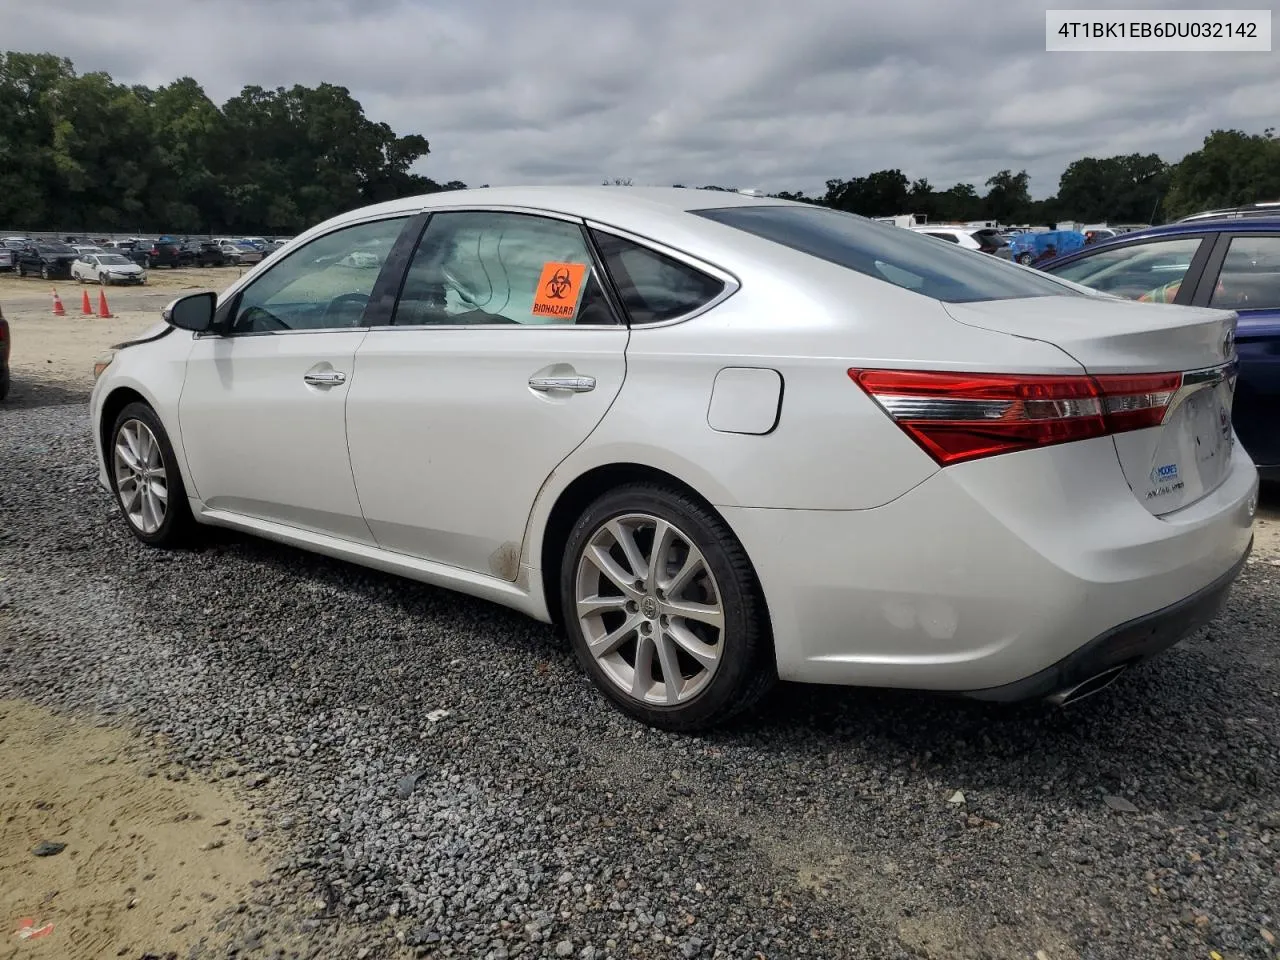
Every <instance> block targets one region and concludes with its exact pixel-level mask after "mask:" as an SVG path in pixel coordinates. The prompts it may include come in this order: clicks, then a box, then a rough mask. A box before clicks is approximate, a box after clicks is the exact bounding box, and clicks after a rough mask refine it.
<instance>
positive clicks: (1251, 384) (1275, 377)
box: [1192, 230, 1280, 476]
mask: <svg viewBox="0 0 1280 960" xmlns="http://www.w3.org/2000/svg"><path fill="white" fill-rule="evenodd" d="M1192 302H1193V303H1194V304H1195V305H1197V306H1208V307H1220V308H1222V309H1224V310H1235V311H1236V312H1237V313H1238V314H1239V316H1240V322H1239V324H1238V326H1237V327H1236V351H1237V353H1238V354H1239V357H1240V376H1239V379H1238V380H1237V381H1236V396H1235V402H1234V406H1233V410H1232V418H1231V419H1232V422H1233V423H1234V425H1235V428H1236V433H1237V434H1238V435H1239V437H1240V442H1241V443H1242V444H1243V445H1244V448H1245V449H1246V450H1247V451H1248V452H1249V455H1250V456H1251V457H1252V458H1253V460H1254V462H1255V463H1257V464H1258V466H1259V467H1261V468H1263V469H1264V471H1266V472H1267V473H1268V474H1270V475H1272V476H1275V475H1280V230H1277V231H1274V232H1262V231H1247V232H1246V231H1241V232H1235V233H1232V232H1224V233H1222V234H1221V235H1220V236H1219V237H1218V240H1217V243H1216V245H1215V247H1214V250H1213V255H1212V256H1211V257H1210V259H1209V262H1208V264H1207V266H1206V267H1205V271H1204V277H1203V278H1202V279H1201V281H1200V283H1199V284H1198V285H1197V288H1196V292H1195V297H1194V299H1193V301H1192Z"/></svg>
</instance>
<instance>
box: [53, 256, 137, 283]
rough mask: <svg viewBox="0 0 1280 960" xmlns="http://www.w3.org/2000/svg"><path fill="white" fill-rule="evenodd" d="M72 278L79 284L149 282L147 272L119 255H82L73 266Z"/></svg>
mask: <svg viewBox="0 0 1280 960" xmlns="http://www.w3.org/2000/svg"><path fill="white" fill-rule="evenodd" d="M71 278H72V279H73V280H75V281H76V282H78V283H85V282H89V283H100V284H102V285H103V286H104V287H107V286H110V285H111V284H113V283H119V284H135V285H140V284H144V283H146V282H147V272H146V270H144V269H143V268H142V267H141V266H139V265H138V264H136V263H134V262H133V261H132V260H130V259H129V258H128V257H125V256H121V255H120V254H118V253H86V254H82V255H81V256H80V258H79V259H78V260H76V262H75V263H73V264H72V265H71Z"/></svg>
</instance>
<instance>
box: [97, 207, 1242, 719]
mask: <svg viewBox="0 0 1280 960" xmlns="http://www.w3.org/2000/svg"><path fill="white" fill-rule="evenodd" d="M382 250H389V251H391V253H390V255H389V256H378V257H377V259H378V260H379V262H378V264H377V265H376V266H371V267H370V268H368V269H351V267H349V266H346V265H345V264H346V263H347V262H348V258H349V257H351V256H352V255H353V254H357V253H360V254H367V253H368V252H369V251H382ZM375 256H376V254H375ZM359 259H362V260H363V258H359ZM797 304H802V305H803V309H797ZM164 321H165V323H166V324H167V325H168V328H167V329H166V327H165V326H164V325H160V326H159V327H158V328H156V329H154V330H152V331H150V332H149V333H148V334H147V335H144V336H141V337H140V338H139V339H137V340H136V341H134V342H133V343H132V344H130V345H126V346H123V347H122V348H121V349H118V350H116V351H115V353H114V355H113V356H112V357H111V358H110V360H109V362H104V363H103V366H102V367H101V368H100V375H99V376H98V378H97V380H96V381H95V385H94V388H93V392H92V395H91V398H90V404H89V408H90V418H91V423H92V425H93V427H92V434H93V438H94V444H95V453H96V461H97V469H98V476H99V481H100V483H102V484H103V486H104V487H106V489H108V490H109V491H110V492H111V494H112V496H113V497H114V498H115V499H116V501H117V505H118V508H119V512H120V516H121V522H122V523H123V524H124V525H126V526H127V527H128V529H129V530H130V531H131V533H132V535H133V536H135V537H137V539H138V540H140V541H141V542H143V543H145V544H148V545H150V546H166V545H170V544H176V543H177V542H178V541H179V540H180V539H181V538H182V537H183V536H184V534H188V533H190V532H191V531H192V528H193V527H194V525H195V523H197V522H198V523H202V524H208V525H216V526H223V527H229V528H233V529H236V530H240V531H244V532H248V533H252V534H256V535H260V536H265V537H268V538H272V539H275V540H277V541H280V542H283V543H286V544H291V545H294V546H296V547H300V548H302V549H304V550H312V551H317V552H319V553H322V554H326V555H328V556H331V557H338V558H343V559H346V560H350V561H353V562H356V563H363V564H367V565H369V566H372V567H376V568H378V569H380V570H382V571H384V572H390V573H397V574H400V575H403V576H408V577H412V578H417V579H419V580H422V581H426V582H429V583H433V584H436V585H440V586H446V587H451V588H453V589H457V590H461V591H464V592H469V593H472V594H475V595H478V596H481V597H484V598H487V599H489V600H493V601H497V602H499V603H503V604H507V605H509V606H511V607H513V608H515V609H518V610H521V611H523V612H525V613H528V614H530V615H532V616H534V617H537V618H539V619H541V620H555V621H559V622H560V623H562V624H563V625H564V628H565V630H566V632H567V633H568V636H569V639H570V643H571V645H572V648H573V650H574V651H575V653H576V654H577V656H578V658H579V661H580V663H581V664H582V666H583V669H584V670H585V672H586V673H587V674H588V675H589V676H590V677H591V678H592V680H593V681H594V682H595V684H596V685H597V687H598V688H599V689H600V690H601V691H602V693H603V695H605V696H607V697H608V698H609V699H611V700H612V701H613V702H614V703H615V704H617V705H618V706H619V707H620V708H621V709H623V710H625V711H626V712H627V713H629V714H630V715H631V716H633V717H636V718H638V719H640V720H642V721H645V722H648V723H651V724H654V725H656V726H661V727H665V728H668V729H679V730H689V729H698V728H703V727H707V726H711V725H714V724H717V723H721V722H723V721H725V720H727V719H729V718H730V717H732V716H734V715H735V714H736V713H738V712H740V711H741V710H743V709H745V708H746V707H748V706H750V705H751V704H753V703H755V702H757V701H758V700H759V698H760V697H761V696H762V695H763V694H764V692H765V691H766V690H767V689H768V688H769V687H770V685H771V684H772V683H773V682H774V681H775V680H776V679H778V678H779V677H781V678H782V679H784V680H796V681H801V682H818V683H834V684H851V685H863V686H873V687H884V686H890V687H907V688H925V689H931V690H938V691H942V690H946V691H952V692H957V693H966V694H968V695H970V696H974V697H978V698H982V699H987V700H1020V699H1029V698H1048V699H1050V700H1051V701H1053V702H1057V703H1063V702H1072V701H1074V700H1077V699H1079V698H1080V697H1082V696H1087V695H1089V694H1091V693H1093V692H1096V691H1097V690H1099V689H1102V688H1103V687H1105V686H1106V685H1107V684H1108V683H1110V681H1111V680H1113V679H1114V678H1115V677H1117V676H1118V675H1120V674H1121V673H1122V672H1123V671H1125V670H1128V669H1129V668H1130V667H1131V666H1132V665H1133V664H1135V663H1137V662H1139V661H1140V660H1143V659H1145V658H1146V657H1148V656H1151V655H1154V654H1156V653H1158V652H1159V651H1161V650H1163V649H1165V648H1167V647H1169V646H1171V645H1172V644H1174V643H1176V642H1178V640H1180V639H1181V638H1182V637H1183V636H1185V635H1186V634H1187V633H1188V632H1190V631H1191V630H1194V629H1196V628H1197V627H1199V626H1200V625H1202V624H1204V623H1206V622H1208V621H1210V620H1212V619H1213V618H1214V617H1215V616H1216V615H1217V613H1218V611H1219V610H1220V609H1221V607H1222V605H1223V604H1224V603H1225V602H1226V599H1227V596H1228V593H1229V591H1230V587H1231V584H1232V582H1233V581H1234V579H1235V578H1236V576H1237V574H1238V573H1239V571H1240V570H1241V569H1242V567H1243V565H1244V563H1245V560H1246V557H1247V555H1248V553H1249V549H1250V546H1251V543H1252V522H1253V517H1254V513H1255V509H1256V503H1257V493H1258V475H1257V471H1256V470H1255V469H1254V465H1253V463H1252V462H1251V461H1250V460H1249V457H1248V455H1247V454H1246V453H1245V452H1244V450H1243V449H1242V448H1241V447H1240V445H1239V444H1237V443H1235V434H1234V433H1233V432H1232V431H1231V429H1230V422H1229V419H1228V417H1227V413H1226V411H1227V410H1228V409H1229V408H1230V404H1231V392H1232V389H1233V385H1234V378H1233V377H1232V376H1231V375H1230V370H1231V369H1232V365H1233V363H1234V361H1235V351H1234V349H1233V348H1232V346H1231V336H1232V334H1233V332H1234V330H1235V326H1236V317H1235V315H1234V314H1232V313H1230V312H1227V311H1223V310H1210V309H1195V308H1179V307H1170V306H1164V305H1158V304H1139V303H1129V302H1124V301H1121V300H1117V299H1115V298H1111V297H1104V296H1100V295H1096V294H1094V293H1093V292H1092V291H1086V290H1084V289H1083V288H1080V287H1078V286H1076V285H1074V284H1068V283H1067V282H1065V281H1061V280H1058V279H1055V278H1053V277H1050V276H1047V275H1045V274H1043V273H1040V272H1038V271H1035V270H1031V269H1027V268H1025V267H1019V266H1017V265H1015V264H1012V263H1009V262H1006V261H1002V260H998V259H996V258H995V257H987V256H975V255H974V254H973V253H972V252H971V251H965V250H959V249H957V248H955V247H954V246H953V245H951V244H948V243H946V242H944V241H939V240H937V239H934V238H931V237H922V236H920V235H918V234H917V233H915V232H914V231H910V230H903V229H901V228H899V227H896V226H892V225H885V224H878V223H875V222H873V221H870V220H867V219H865V218H863V217H858V216H854V215H852V214H848V213H842V212H839V211H835V210H830V209H826V208H822V207H817V206H813V205H809V204H803V203H788V202H786V201H782V200H773V199H764V198H757V197H749V196H745V195H742V194H736V193H728V192H717V191H706V190H682V189H645V188H634V189H627V190H617V189H613V188H610V187H597V188H591V187H587V188H583V187H542V188H525V189H522V188H503V189H480V190H457V191H450V192H446V193H435V194H430V195H427V196H418V197H406V198H403V199H399V200H395V201H392V202H389V203H383V204H379V205H377V206H373V207H368V208H364V209H360V210H353V211H350V212H349V213H346V214H343V215H342V216H339V217H335V218H334V219H332V220H329V221H327V222H325V223H323V224H320V225H318V226H316V227H315V228H313V229H312V230H311V231H309V232H308V233H306V234H304V235H303V236H301V237H299V238H298V239H297V240H295V241H294V243H293V244H292V245H291V247H290V248H289V250H287V251H281V252H280V253H279V254H277V255H276V256H275V257H273V258H272V259H270V260H269V261H267V262H265V263H263V264H262V265H261V266H259V267H258V268H256V269H253V270H250V271H247V272H246V273H245V275H244V276H243V277H241V278H239V279H238V280H237V281H236V282H235V283H233V284H232V285H231V286H230V287H229V288H228V289H226V290H225V291H223V292H222V293H221V294H220V295H218V294H214V293H212V292H203V293H196V294H191V295H188V296H184V297H180V298H178V299H177V300H175V301H173V302H172V303H171V304H170V305H169V306H168V307H167V308H166V310H165V313H164ZM303 333H305V334H306V335H305V336H302V335H299V334H303ZM143 397H146V399H145V400H144V399H143ZM179 428H180V429H179ZM1197 450H1200V451H1202V452H1201V454H1200V455H1197V454H1196V453H1195V451H1197ZM779 464H785V465H787V466H788V467H789V469H787V470H781V469H779ZM1170 477H1174V478H1176V479H1174V480H1171V479H1170ZM209 574H210V577H209V578H208V579H209V581H210V582H216V580H217V578H218V572H217V571H216V570H213V571H209ZM1142 689H1143V685H1141V684H1138V685H1135V686H1134V688H1133V690H1135V691H1137V692H1139V693H1140V692H1141V690H1142ZM1119 703H1120V701H1115V702H1113V704H1109V705H1108V711H1107V713H1108V716H1110V715H1112V714H1113V713H1114V711H1115V709H1118V707H1117V706H1116V705H1117V704H1119ZM1162 709H1163V707H1162ZM1200 709H1202V707H1201V706H1200V705H1198V704H1194V703H1191V704H1187V705H1185V711H1186V712H1187V713H1189V714H1194V713H1195V712H1196V711H1197V710H1200Z"/></svg>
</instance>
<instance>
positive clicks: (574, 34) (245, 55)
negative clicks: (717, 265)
mask: <svg viewBox="0 0 1280 960" xmlns="http://www.w3.org/2000/svg"><path fill="white" fill-rule="evenodd" d="M1247 5H1248V4H1242V3H1236V4H1234V6H1237V7H1238V6H1247ZM1046 6H1049V4H1044V3H1041V2H1037V0H887V2H876V3H870V2H868V0H614V2H613V3H604V2H601V0H542V2H538V3H530V2H527V0H163V2H155V0H127V2H125V3H123V4H121V3H111V4H103V3H100V2H93V3H90V2H83V0H58V2H24V3H15V4H13V5H12V6H10V7H9V8H8V9H6V11H5V16H4V20H3V23H4V27H3V31H2V33H0V47H3V48H5V49H12V50H24V51H29V52H37V51H49V52H53V53H57V54H60V55H62V56H66V57H70V58H71V59H72V60H73V61H74V62H75V65H76V68H77V69H78V70H80V71H81V72H86V71H89V70H106V71H107V72H109V73H111V74H112V75H113V76H114V77H115V78H116V79H118V80H122V81H126V82H130V83H145V84H149V85H159V84H162V83H167V82H169V81H171V80H173V79H175V78H176V77H179V76H183V75H189V76H193V77H195V78H196V79H197V80H198V81H199V82H200V83H202V84H203V85H204V88H205V90H206V91H207V92H208V93H209V95H210V96H211V97H213V98H214V100H216V101H217V102H219V103H221V102H223V101H225V100H226V99H227V98H229V97H231V96H232V95H234V94H235V93H237V92H238V91H239V89H240V88H241V87H242V86H244V85H245V84H259V85H261V86H265V87H275V86H289V85H292V84H294V83H304V84H308V85H314V84H317V83H320V82H322V81H328V82H330V83H336V84H341V85H343V86H346V87H348V88H350V90H351V91H352V94H353V95H354V96H355V97H356V98H357V99H358V100H360V101H361V102H362V103H363V104H364V107H365V112H366V113H367V114H368V115H369V116H370V117H372V118H374V119H376V120H382V121H385V122H387V123H389V124H390V125H391V126H392V127H393V128H394V129H395V130H396V131H397V132H399V133H414V132H416V133H421V134H423V135H424V136H426V137H427V138H428V139H429V140H430V142H431V155H430V157H429V158H428V159H427V161H426V162H425V165H424V169H423V171H422V172H425V173H427V174H428V175H430V176H432V177H434V178H435V179H437V180H441V181H443V180H451V179H457V180H463V181H465V182H467V183H470V184H480V183H491V184H495V185H497V184H509V183H533V182H537V183H566V182H568V183H574V182H581V183H595V182H599V181H600V180H601V179H603V178H605V177H630V178H631V179H632V180H633V181H634V182H635V183H637V184H664V185H666V184H672V183H685V184H690V185H702V184H707V183H716V184H725V185H732V186H737V187H759V188H763V189H766V190H781V189H804V190H807V191H809V192H815V191H816V192H821V191H822V189H823V186H822V185H823V184H824V183H825V181H826V180H827V179H828V178H831V177H841V178H844V177H850V176H856V175H861V174H866V173H868V172H870V171H872V170H877V169H882V168H885V167H899V168H901V169H902V170H903V171H904V172H905V173H906V174H907V175H908V176H910V177H913V178H914V177H921V176H924V177H928V178H929V180H930V181H931V182H932V183H933V184H934V186H935V188H937V187H945V186H949V185H951V184H952V183H955V182H957V181H969V182H973V183H976V184H978V185H979V186H980V187H981V184H982V183H983V182H984V181H985V180H986V178H987V177H989V176H990V175H991V174H992V173H994V172H995V171H996V170H999V169H1001V168H1004V167H1009V168H1012V169H1014V170H1018V169H1022V168H1025V169H1026V170H1027V171H1028V172H1029V173H1030V174H1031V190H1032V194H1033V196H1036V197H1042V196H1045V195H1048V194H1051V193H1053V192H1054V191H1056V189H1057V181H1058V176H1059V175H1060V174H1061V172H1062V170H1063V168H1064V167H1065V166H1066V164H1068V163H1069V162H1070V161H1071V160H1073V159H1076V158H1078V157H1080V156H1085V155H1091V156H1109V155H1112V154H1117V153H1131V152H1143V153H1149V152H1155V153H1159V154H1160V155H1161V156H1164V157H1165V158H1166V159H1169V160H1176V159H1177V158H1179V157H1180V156H1182V155H1183V154H1184V153H1186V152H1187V151H1188V150H1191V149H1195V148H1196V147H1197V146H1198V145H1199V144H1200V142H1201V140H1202V139H1203V137H1204V135H1205V134H1206V133H1208V132H1209V131H1210V130H1211V129H1214V128H1218V127H1236V128H1240V129H1244V130H1247V131H1249V132H1261V131H1262V129H1263V128H1264V127H1266V126H1268V125H1270V124H1274V123H1275V122H1276V116H1275V111H1274V108H1275V105H1276V103H1278V102H1280V59H1278V57H1280V54H1276V53H1200V54H1193V53H1145V54H1137V53H1106V54H1096V53H1095V54H1078V53H1052V54H1051V53H1046V52H1045V49H1044V47H1045V17H1044V10H1045V8H1046ZM1052 6H1053V7H1055V8H1059V7H1066V6H1076V7H1080V6H1083V5H1082V4H1079V3H1076V4H1069V3H1064V2H1062V0H1059V2H1057V3H1053V4H1052ZM1092 6H1094V7H1112V8H1118V7H1119V6H1120V4H1106V3H1105V2H1102V0H1095V2H1094V3H1093V4H1092ZM1123 6H1124V7H1127V8H1130V9H1132V8H1137V7H1161V8H1171V7H1179V6H1181V7H1190V8H1197V7H1199V8H1203V7H1207V6H1212V2H1211V0H1202V2H1200V3H1195V2H1192V3H1178V2H1177V0H1163V2H1160V3H1156V4H1149V3H1147V4H1144V3H1142V2H1140V0H1129V2H1128V3H1125V4H1123ZM1253 6H1255V7H1256V6H1260V5H1259V4H1254V5H1253Z"/></svg>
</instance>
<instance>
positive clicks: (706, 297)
mask: <svg viewBox="0 0 1280 960" xmlns="http://www.w3.org/2000/svg"><path fill="white" fill-rule="evenodd" d="M591 236H592V239H594V240H595V242H596V246H597V247H599V249H600V253H601V255H602V256H603V257H604V265H605V269H607V270H608V271H609V276H611V277H612V278H613V282H614V284H615V286H616V287H617V288H618V293H619V295H620V296H621V297H622V305H623V306H624V307H625V308H626V310H627V315H628V317H629V318H630V320H631V322H632V323H633V324H644V323H660V322H661V321H663V320H674V319H675V318H676V317H682V316H684V315H685V314H688V313H692V312H693V311H694V310H698V309H700V308H702V307H705V306H706V305H707V304H708V303H710V302H711V301H712V300H714V299H715V298H716V297H718V296H720V293H721V292H722V291H723V290H724V283H723V282H722V281H720V280H717V279H716V278H715V277H710V276H707V274H705V273H703V272H702V271H701V270H697V269H695V268H694V267H691V266H689V265H688V264H687V263H681V262H680V261H679V260H674V259H672V258H671V257H668V256H665V255H664V254H661V253H658V252H657V251H656V250H650V249H649V248H648V247H645V246H641V245H640V244H638V243H632V242H631V241H630V240H624V239H623V238H622V237H617V236H614V235H613V234H611V233H602V232H601V231H599V230H593V231H592V232H591Z"/></svg>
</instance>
